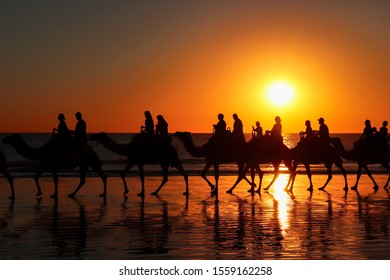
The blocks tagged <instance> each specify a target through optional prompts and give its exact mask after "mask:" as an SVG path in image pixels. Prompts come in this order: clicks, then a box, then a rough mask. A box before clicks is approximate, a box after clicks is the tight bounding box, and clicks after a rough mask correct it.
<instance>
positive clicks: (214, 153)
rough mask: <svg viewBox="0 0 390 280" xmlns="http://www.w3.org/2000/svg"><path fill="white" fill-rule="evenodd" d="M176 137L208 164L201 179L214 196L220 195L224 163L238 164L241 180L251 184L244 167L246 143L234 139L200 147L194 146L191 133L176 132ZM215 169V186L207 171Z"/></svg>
mask: <svg viewBox="0 0 390 280" xmlns="http://www.w3.org/2000/svg"><path fill="white" fill-rule="evenodd" d="M174 136H175V137H177V138H178V139H179V140H180V141H182V143H183V145H184V148H185V149H186V150H187V152H188V153H189V154H190V155H191V156H192V157H195V158H205V159H206V164H205V166H204V168H203V170H202V172H201V177H202V178H203V179H204V180H205V181H206V182H207V184H208V185H209V186H210V188H211V192H212V194H218V179H219V165H220V164H223V163H237V166H238V170H239V171H238V173H239V178H240V179H241V180H242V179H244V180H246V181H247V182H248V183H249V184H251V182H250V181H249V180H248V179H247V178H246V176H245V173H244V171H245V170H244V166H245V162H246V142H245V141H235V140H234V138H233V137H229V136H226V137H224V139H213V137H212V138H211V139H210V140H209V141H208V142H207V143H206V144H204V145H202V146H200V147H198V146H196V145H195V144H194V142H193V140H192V136H191V133H190V132H180V131H178V132H175V134H174ZM211 166H213V167H214V178H215V185H214V184H212V183H211V182H210V180H209V179H208V178H207V171H208V170H209V169H210V167H211Z"/></svg>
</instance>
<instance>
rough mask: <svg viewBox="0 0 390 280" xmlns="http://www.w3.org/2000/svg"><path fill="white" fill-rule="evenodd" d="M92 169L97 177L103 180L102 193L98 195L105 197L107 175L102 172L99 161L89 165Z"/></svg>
mask: <svg viewBox="0 0 390 280" xmlns="http://www.w3.org/2000/svg"><path fill="white" fill-rule="evenodd" d="M91 167H92V170H93V171H95V172H96V173H97V174H98V175H99V177H100V178H101V179H102V182H103V193H101V194H100V195H99V196H100V197H106V195H107V175H106V174H104V172H103V170H102V165H101V164H99V163H96V164H93V165H91Z"/></svg>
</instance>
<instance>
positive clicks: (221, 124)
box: [213, 114, 226, 136]
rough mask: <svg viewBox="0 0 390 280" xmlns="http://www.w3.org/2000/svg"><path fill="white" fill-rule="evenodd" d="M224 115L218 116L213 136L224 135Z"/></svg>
mask: <svg viewBox="0 0 390 280" xmlns="http://www.w3.org/2000/svg"><path fill="white" fill-rule="evenodd" d="M223 118H224V115H223V114H218V120H219V121H218V123H217V124H214V125H213V127H214V134H215V135H218V136H220V135H225V134H226V122H225V121H224V119H223Z"/></svg>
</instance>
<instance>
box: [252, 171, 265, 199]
mask: <svg viewBox="0 0 390 280" xmlns="http://www.w3.org/2000/svg"><path fill="white" fill-rule="evenodd" d="M255 170H256V171H257V175H259V187H258V188H257V190H256V192H257V193H260V190H261V185H262V183H263V177H264V172H263V171H262V170H261V168H260V165H257V166H256V167H255ZM253 180H254V178H253ZM253 185H254V186H256V185H255V183H254V182H253Z"/></svg>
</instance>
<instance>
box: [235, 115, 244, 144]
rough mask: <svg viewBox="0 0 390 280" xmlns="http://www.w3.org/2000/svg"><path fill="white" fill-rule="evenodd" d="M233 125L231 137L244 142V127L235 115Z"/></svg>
mask: <svg viewBox="0 0 390 280" xmlns="http://www.w3.org/2000/svg"><path fill="white" fill-rule="evenodd" d="M233 119H234V124H233V135H234V137H236V139H238V140H245V136H244V126H243V125H242V121H241V120H240V119H239V118H238V116H237V114H233Z"/></svg>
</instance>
